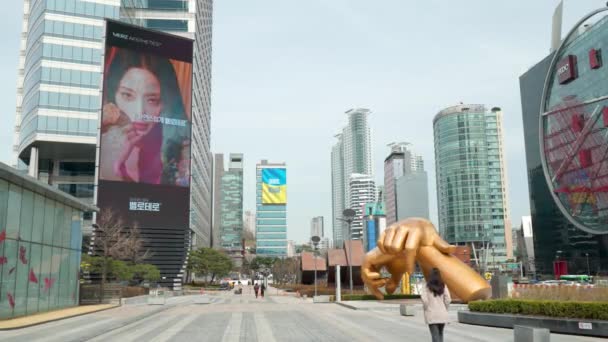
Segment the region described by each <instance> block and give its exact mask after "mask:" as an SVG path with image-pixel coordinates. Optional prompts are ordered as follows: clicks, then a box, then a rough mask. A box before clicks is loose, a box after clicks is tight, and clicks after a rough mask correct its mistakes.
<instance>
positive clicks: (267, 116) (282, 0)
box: [0, 0, 605, 242]
mask: <svg viewBox="0 0 608 342" xmlns="http://www.w3.org/2000/svg"><path fill="white" fill-rule="evenodd" d="M557 3H558V0H544V1H530V0H511V1H487V0H457V1H456V0H452V1H445V0H444V1H438V0H425V1H414V0H381V1H369V0H307V1H301V0H256V1H242V0H217V1H214V9H213V10H214V15H213V62H212V63H213V68H212V69H213V71H212V101H211V102H212V105H211V106H212V109H211V145H212V151H213V152H214V153H224V154H226V155H227V154H229V153H231V152H233V153H244V155H245V181H244V182H245V204H244V207H245V210H255V164H256V163H258V162H259V161H260V160H261V159H268V160H269V161H271V162H286V163H287V168H288V171H287V184H288V238H289V239H291V240H295V241H297V242H303V241H306V240H308V238H309V235H310V221H311V219H312V218H313V217H315V216H324V218H325V235H326V236H329V237H331V236H332V232H331V220H332V219H331V168H330V153H331V147H332V145H333V144H334V143H335V138H334V135H335V134H336V133H338V132H340V131H341V129H342V127H343V126H344V125H345V124H346V114H344V112H346V111H347V110H349V109H351V108H358V107H362V108H369V109H371V110H372V114H371V115H370V117H369V120H370V125H371V127H372V149H373V151H372V153H373V162H374V170H375V175H374V176H375V178H376V181H377V183H378V184H382V183H383V161H384V158H385V157H386V156H387V155H388V152H389V149H388V147H387V146H386V145H387V144H388V143H391V142H401V141H406V142H410V143H411V144H412V149H413V151H414V152H416V153H418V154H421V155H422V156H423V158H424V161H425V166H426V170H427V172H428V176H429V198H430V203H429V206H430V211H431V220H432V221H434V222H435V223H437V221H438V219H437V195H436V186H435V163H434V152H433V131H432V128H433V124H432V120H433V117H434V116H435V115H436V114H437V112H439V111H440V110H441V109H443V108H445V107H448V106H451V105H455V104H458V103H460V102H464V103H480V104H486V105H487V106H488V107H490V108H491V107H495V106H498V107H501V108H502V109H503V113H504V134H505V137H504V138H505V140H504V141H505V144H504V146H505V155H506V164H507V175H508V187H507V189H508V196H509V206H510V213H511V218H512V223H513V226H519V224H520V221H521V216H524V215H529V213H530V207H529V199H528V183H527V175H526V162H525V151H524V138H523V127H522V117H521V103H520V95H519V76H520V75H521V74H523V73H524V72H526V70H528V69H529V68H530V67H531V66H533V65H534V64H536V63H537V62H539V61H540V60H541V59H542V58H543V57H545V56H546V55H547V54H548V53H549V45H550V38H551V21H552V16H553V11H554V8H555V6H556V5H557ZM603 6H605V1H597V0H566V1H565V6H564V25H563V31H564V34H565V32H566V31H568V30H569V29H570V28H571V27H572V26H573V25H574V24H575V23H576V21H577V20H578V19H580V18H581V17H582V16H583V15H585V14H586V13H588V12H590V11H591V10H593V9H596V8H600V7H603ZM22 13H23V3H22V1H18V0H11V1H5V3H3V11H2V14H0V18H1V19H2V20H0V32H1V34H0V37H1V38H2V42H3V48H2V50H1V51H0V75H2V81H1V82H0V117H1V120H0V161H2V162H5V163H9V164H10V162H11V158H12V153H11V151H12V140H13V126H14V112H15V101H16V96H15V94H16V74H17V70H16V68H17V60H18V55H19V36H20V34H21V25H22V23H21V21H22Z"/></svg>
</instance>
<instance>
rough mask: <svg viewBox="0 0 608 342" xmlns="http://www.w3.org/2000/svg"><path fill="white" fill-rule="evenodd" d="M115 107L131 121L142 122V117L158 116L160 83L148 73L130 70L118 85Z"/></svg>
mask: <svg viewBox="0 0 608 342" xmlns="http://www.w3.org/2000/svg"><path fill="white" fill-rule="evenodd" d="M116 105H117V106H118V108H119V109H120V110H121V111H122V112H124V113H125V114H127V116H128V117H129V118H130V119H131V121H135V122H137V121H143V119H142V115H144V114H146V115H150V116H154V117H158V116H160V112H161V111H162V107H163V104H162V101H161V97H160V82H159V80H158V78H157V77H156V76H155V75H154V74H153V73H151V72H150V71H148V70H146V69H142V68H131V69H129V70H127V72H126V73H125V75H124V76H123V77H122V79H121V80H120V83H119V84H118V90H117V91H116Z"/></svg>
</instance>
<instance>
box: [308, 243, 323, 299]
mask: <svg viewBox="0 0 608 342" xmlns="http://www.w3.org/2000/svg"><path fill="white" fill-rule="evenodd" d="M310 239H311V240H312V244H313V245H314V250H313V254H312V258H313V261H314V262H315V297H316V296H317V248H318V246H319V241H321V238H320V237H318V236H316V235H315V236H313V237H311V238H310Z"/></svg>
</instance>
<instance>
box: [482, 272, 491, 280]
mask: <svg viewBox="0 0 608 342" xmlns="http://www.w3.org/2000/svg"><path fill="white" fill-rule="evenodd" d="M484 277H485V278H486V280H492V273H490V272H486V273H485V274H484Z"/></svg>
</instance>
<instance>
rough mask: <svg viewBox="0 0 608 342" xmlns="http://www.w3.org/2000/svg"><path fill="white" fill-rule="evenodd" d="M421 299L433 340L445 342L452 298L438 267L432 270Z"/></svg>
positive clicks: (425, 319) (434, 341)
mask: <svg viewBox="0 0 608 342" xmlns="http://www.w3.org/2000/svg"><path fill="white" fill-rule="evenodd" d="M420 299H422V307H423V308H424V321H425V323H426V324H428V325H429V330H430V331H431V338H432V340H433V342H443V328H444V327H445V324H446V323H448V321H449V317H448V305H449V304H450V302H451V301H452V298H451V297H450V291H449V290H448V288H447V286H445V284H444V283H443V279H442V278H441V273H440V272H439V270H438V269H437V268H433V269H432V270H431V274H430V275H429V279H428V280H427V282H426V286H425V287H424V288H423V289H422V291H421V293H420Z"/></svg>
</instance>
